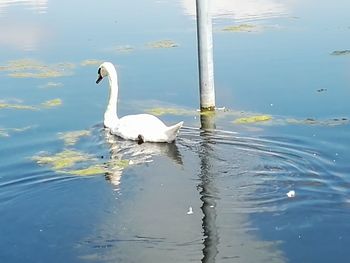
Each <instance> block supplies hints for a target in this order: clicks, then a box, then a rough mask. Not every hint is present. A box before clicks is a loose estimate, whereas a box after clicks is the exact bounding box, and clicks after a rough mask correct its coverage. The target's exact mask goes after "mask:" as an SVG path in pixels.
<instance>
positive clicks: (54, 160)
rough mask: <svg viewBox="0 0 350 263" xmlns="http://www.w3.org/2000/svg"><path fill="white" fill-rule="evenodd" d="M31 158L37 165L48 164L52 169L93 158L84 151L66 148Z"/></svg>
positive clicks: (70, 165)
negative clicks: (51, 153)
mask: <svg viewBox="0 0 350 263" xmlns="http://www.w3.org/2000/svg"><path fill="white" fill-rule="evenodd" d="M32 160H34V161H36V163H37V164H39V165H49V166H50V167H51V168H52V169H53V170H55V171H60V170H62V169H64V168H70V167H72V166H74V165H76V164H77V163H79V162H86V161H92V160H94V158H93V157H92V156H91V155H89V154H86V153H82V152H78V151H73V150H67V149H66V150H64V151H63V152H60V153H57V154H55V155H49V154H45V155H39V156H34V157H33V158H32Z"/></svg>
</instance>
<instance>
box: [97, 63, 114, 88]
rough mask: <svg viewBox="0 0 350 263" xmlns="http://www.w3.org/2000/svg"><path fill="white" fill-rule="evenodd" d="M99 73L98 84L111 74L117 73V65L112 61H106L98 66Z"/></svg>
mask: <svg viewBox="0 0 350 263" xmlns="http://www.w3.org/2000/svg"><path fill="white" fill-rule="evenodd" d="M97 74H98V76H97V80H96V84H98V83H99V82H100V81H101V80H102V79H103V78H104V77H106V76H109V75H111V74H115V75H116V71H115V67H114V66H113V64H112V63H111V62H104V63H102V64H101V65H100V66H99V67H98V71H97Z"/></svg>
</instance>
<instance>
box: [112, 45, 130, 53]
mask: <svg viewBox="0 0 350 263" xmlns="http://www.w3.org/2000/svg"><path fill="white" fill-rule="evenodd" d="M134 50H135V49H134V48H133V47H132V46H129V45H124V46H116V47H114V48H113V51H116V52H118V53H130V52H132V51H134Z"/></svg>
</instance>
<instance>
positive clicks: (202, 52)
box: [196, 0, 215, 111]
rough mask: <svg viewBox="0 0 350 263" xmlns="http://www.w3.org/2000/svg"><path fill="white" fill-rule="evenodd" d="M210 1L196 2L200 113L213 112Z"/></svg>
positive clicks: (201, 0)
mask: <svg viewBox="0 0 350 263" xmlns="http://www.w3.org/2000/svg"><path fill="white" fill-rule="evenodd" d="M210 1H211V0H196V7H197V41H198V64H199V65H198V66H199V81H200V85H199V92H200V108H201V111H206V110H211V111H213V110H215V89H214V66H213V32H212V31H213V30H212V21H211V11H210Z"/></svg>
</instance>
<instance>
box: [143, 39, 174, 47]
mask: <svg viewBox="0 0 350 263" xmlns="http://www.w3.org/2000/svg"><path fill="white" fill-rule="evenodd" d="M147 46H148V47H150V48H174V47H178V46H179V45H178V44H177V43H176V42H174V41H173V40H169V39H165V40H159V41H154V42H149V43H147Z"/></svg>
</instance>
